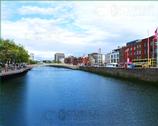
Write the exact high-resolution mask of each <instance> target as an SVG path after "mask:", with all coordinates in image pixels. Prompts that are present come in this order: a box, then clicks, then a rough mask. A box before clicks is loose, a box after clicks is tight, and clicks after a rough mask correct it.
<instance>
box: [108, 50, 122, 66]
mask: <svg viewBox="0 0 158 126" xmlns="http://www.w3.org/2000/svg"><path fill="white" fill-rule="evenodd" d="M119 52H120V49H114V50H113V51H112V52H111V53H110V63H111V64H118V63H119Z"/></svg>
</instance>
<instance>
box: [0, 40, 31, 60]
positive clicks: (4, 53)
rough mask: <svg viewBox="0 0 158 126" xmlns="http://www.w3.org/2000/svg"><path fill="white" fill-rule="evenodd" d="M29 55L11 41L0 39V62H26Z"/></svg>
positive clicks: (20, 46)
mask: <svg viewBox="0 0 158 126" xmlns="http://www.w3.org/2000/svg"><path fill="white" fill-rule="evenodd" d="M28 61H29V55H28V52H27V51H26V50H25V49H24V47H23V46H22V45H17V44H15V42H14V41H12V40H3V39H0V62H2V63H6V62H15V63H20V62H28Z"/></svg>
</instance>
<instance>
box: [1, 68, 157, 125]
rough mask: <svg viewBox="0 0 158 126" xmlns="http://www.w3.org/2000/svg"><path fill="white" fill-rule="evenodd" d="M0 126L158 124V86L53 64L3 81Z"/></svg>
mask: <svg viewBox="0 0 158 126" xmlns="http://www.w3.org/2000/svg"><path fill="white" fill-rule="evenodd" d="M0 88H1V97H0V126H158V87H155V86H151V85H149V84H136V83H133V82H128V81H123V80H117V79H113V78H108V77H107V78H106V77H102V76H99V75H96V74H92V73H88V72H83V71H78V70H70V69H65V68H54V67H36V68H33V69H32V70H31V71H29V72H28V73H27V74H25V75H24V76H21V77H17V78H14V79H10V80H8V81H3V82H1V84H0Z"/></svg>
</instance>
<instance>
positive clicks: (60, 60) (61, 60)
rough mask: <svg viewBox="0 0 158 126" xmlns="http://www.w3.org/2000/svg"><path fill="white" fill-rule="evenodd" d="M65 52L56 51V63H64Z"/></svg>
mask: <svg viewBox="0 0 158 126" xmlns="http://www.w3.org/2000/svg"><path fill="white" fill-rule="evenodd" d="M64 58H65V54H64V53H55V55H54V61H55V62H56V63H64Z"/></svg>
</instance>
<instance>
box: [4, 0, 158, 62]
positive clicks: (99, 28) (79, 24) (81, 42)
mask: <svg viewBox="0 0 158 126" xmlns="http://www.w3.org/2000/svg"><path fill="white" fill-rule="evenodd" d="M157 27H158V2H156V1H152V2H150V1H139V2H138V1H113V2H111V1H98V2H97V1H93V2H92V1H91V2H90V1H67V2H66V1H29V2H28V1H1V38H3V39H11V40H14V41H15V42H16V43H17V44H22V45H23V46H24V47H25V48H26V49H27V50H28V52H29V53H34V55H35V59H49V60H53V58H54V53H56V52H63V53H65V55H66V56H69V55H74V56H85V55H87V54H88V53H92V52H98V50H99V48H101V50H102V53H108V52H110V51H112V50H113V49H115V48H117V47H118V46H120V47H121V46H124V45H125V44H126V42H130V41H133V40H136V39H142V38H146V37H148V36H150V35H154V31H155V29H156V28H157Z"/></svg>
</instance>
